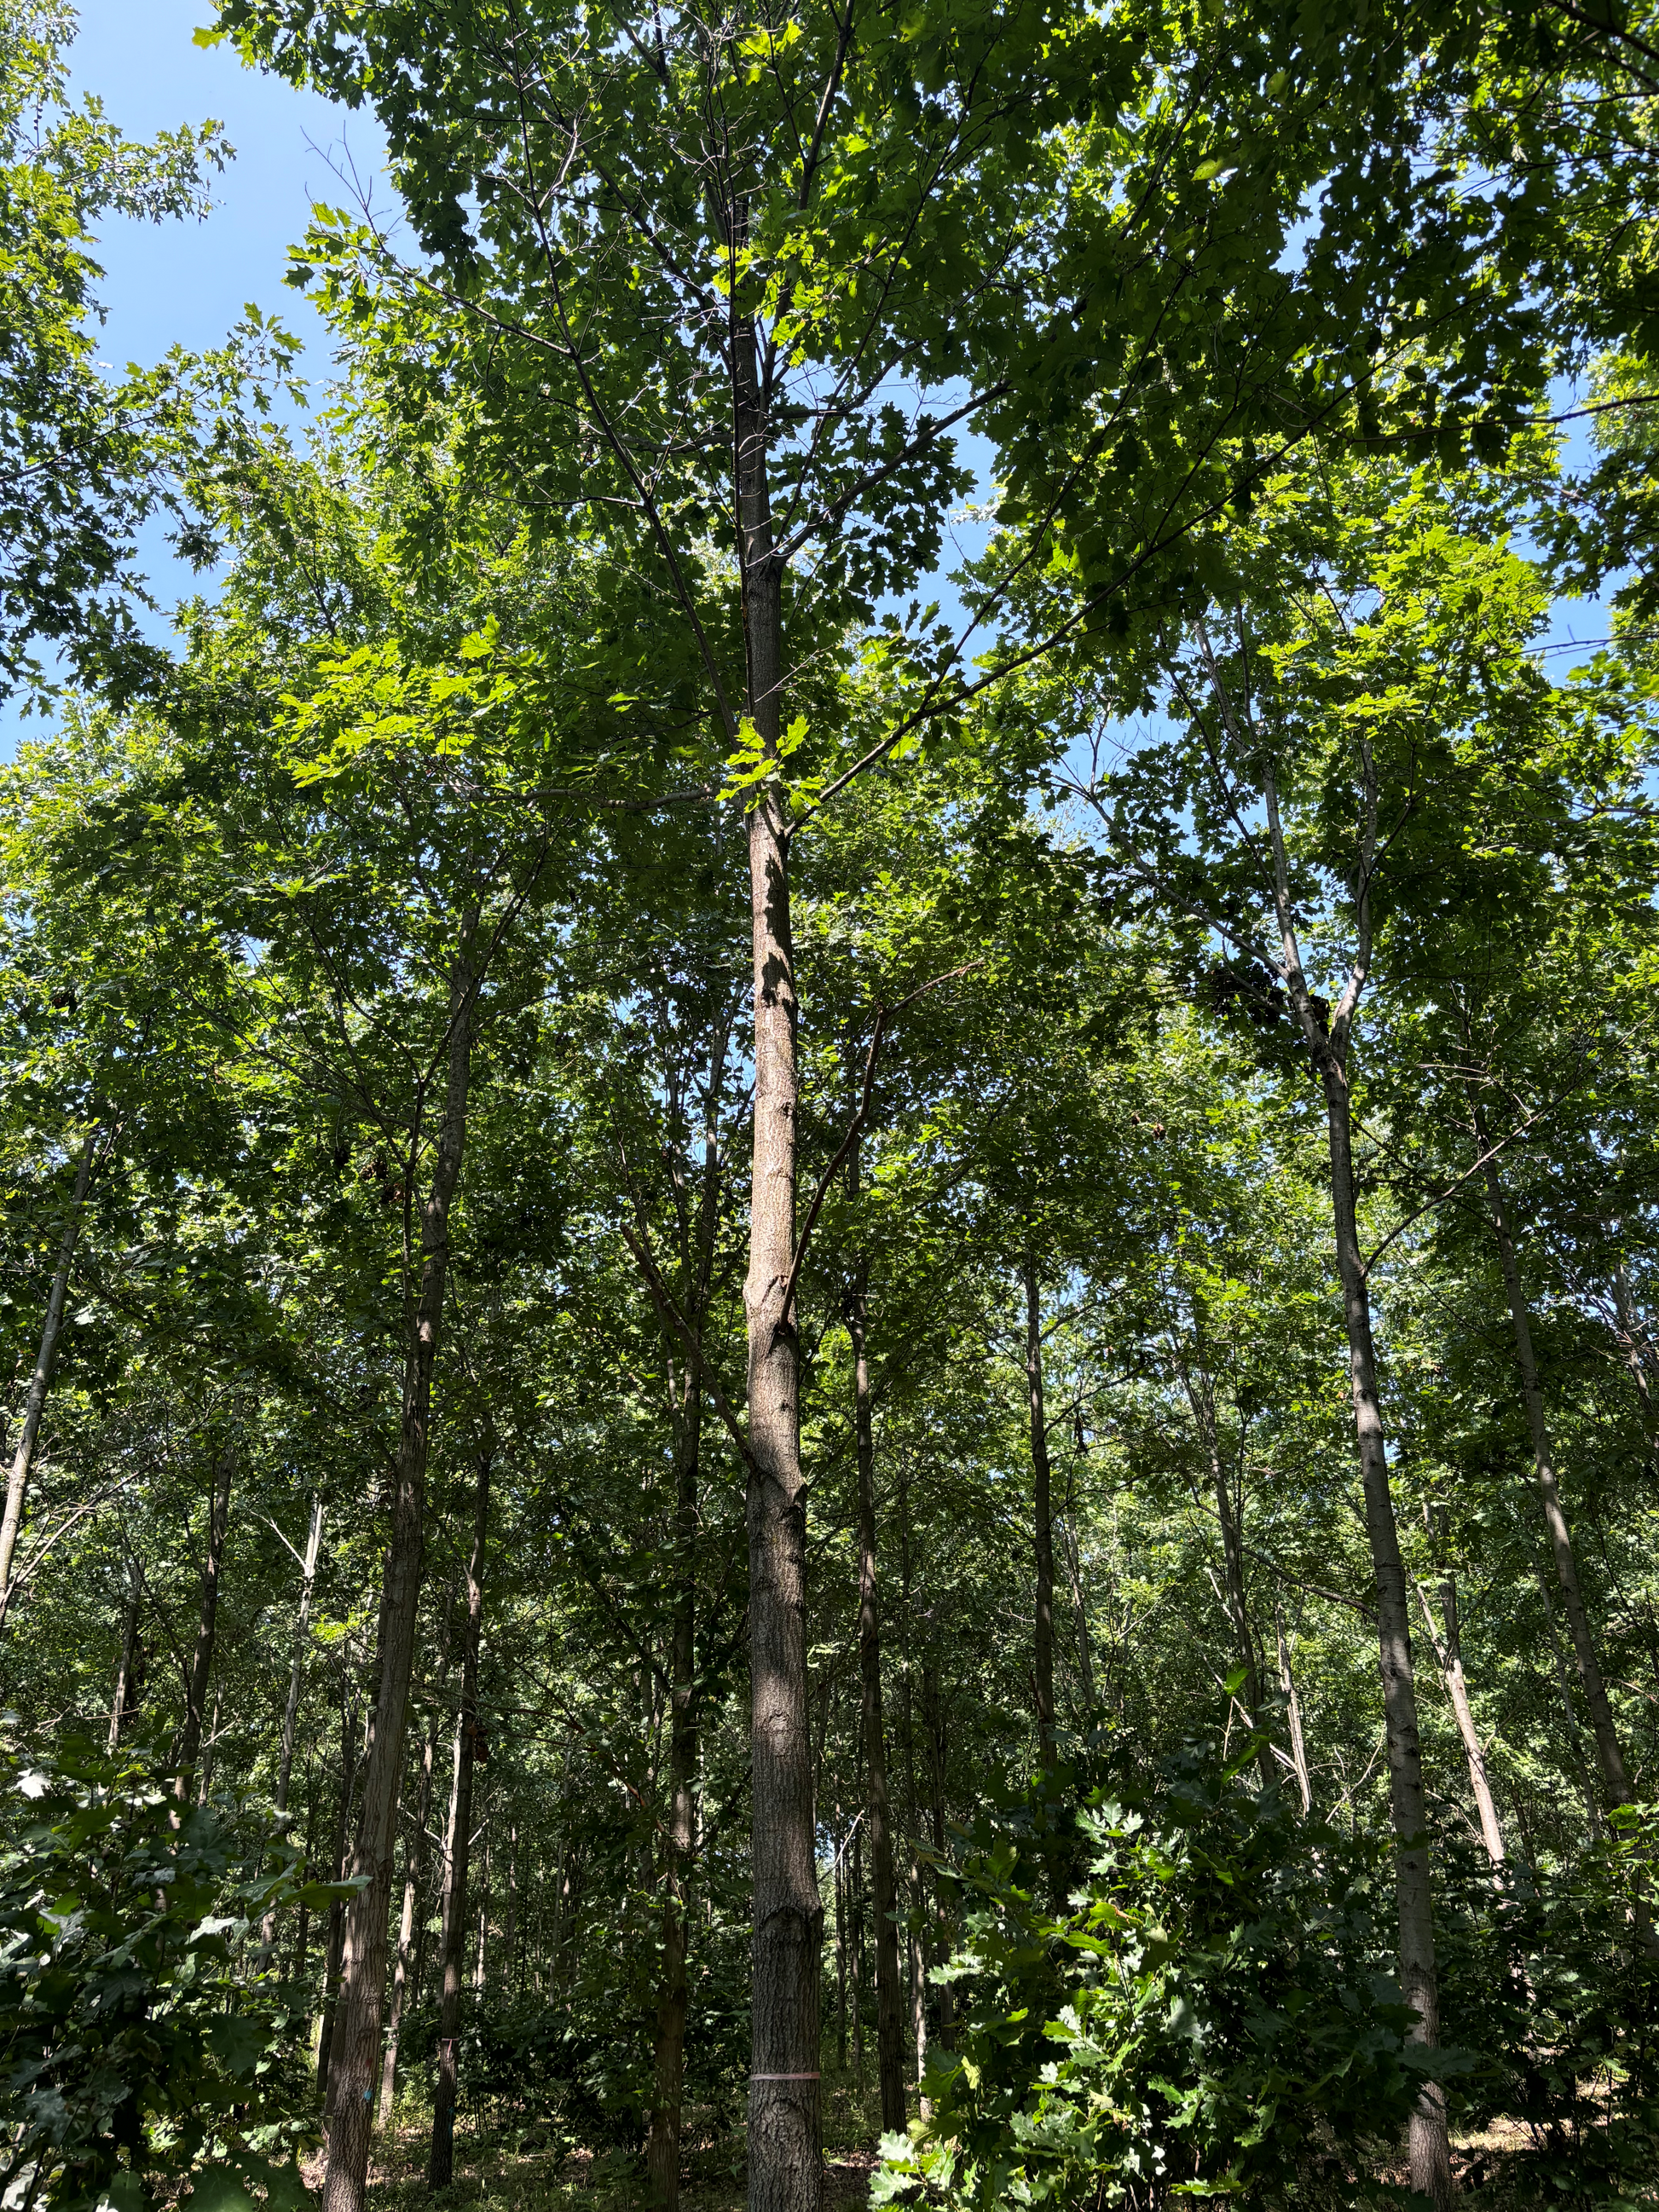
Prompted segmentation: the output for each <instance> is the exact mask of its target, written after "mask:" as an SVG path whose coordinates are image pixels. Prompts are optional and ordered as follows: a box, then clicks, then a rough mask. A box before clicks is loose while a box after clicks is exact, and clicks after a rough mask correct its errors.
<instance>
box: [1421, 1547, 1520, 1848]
mask: <svg viewBox="0 0 1659 2212" xmlns="http://www.w3.org/2000/svg"><path fill="white" fill-rule="evenodd" d="M1417 1601H1418V1603H1419V1606H1421V1607H1422V1609H1423V1623H1424V1626H1425V1628H1426V1629H1427V1630H1428V1632H1429V1643H1430V1646H1431V1649H1432V1650H1433V1652H1434V1656H1435V1662H1436V1664H1437V1666H1438V1668H1439V1669H1440V1676H1441V1680H1443V1682H1444V1683H1445V1685H1446V1695H1447V1697H1448V1698H1449V1699H1450V1700H1451V1709H1452V1712H1453V1715H1454V1716H1455V1719H1456V1722H1457V1734H1458V1738H1459V1741H1461V1742H1462V1746H1463V1757H1464V1759H1465V1760H1466V1762H1467V1763H1468V1770H1469V1788H1470V1790H1471V1791H1472V1792H1473V1794H1474V1805H1475V1810H1476V1812H1477V1813H1478V1814H1479V1815H1480V1839H1481V1841H1482V1842H1483V1843H1484V1844H1486V1857H1488V1858H1489V1859H1490V1860H1491V1861H1492V1864H1493V1865H1494V1866H1502V1865H1503V1863H1504V1831H1503V1829H1502V1827H1501V1826H1499V1824H1498V1806H1497V1803H1496V1802H1495V1800H1494V1799H1493V1796H1492V1784H1491V1783H1490V1782H1489V1781H1488V1780H1487V1778H1486V1753H1484V1752H1483V1751H1482V1750H1481V1748H1480V1732H1479V1730H1478V1729H1476V1727H1475V1725H1474V1713H1473V1712H1472V1711H1471V1710H1470V1707H1469V1692H1468V1684H1467V1682H1466V1681H1465V1680H1464V1679H1463V1656H1462V1650H1461V1647H1460V1642H1459V1637H1458V1626H1457V1585H1456V1583H1455V1582H1454V1581H1453V1580H1452V1577H1451V1575H1450V1573H1449V1571H1448V1572H1447V1574H1446V1575H1445V1577H1444V1578H1443V1581H1442V1583H1441V1585H1440V1610H1441V1614H1442V1617H1443V1620H1444V1623H1445V1633H1444V1635H1443V1636H1442V1634H1441V1632H1440V1631H1439V1630H1438V1629H1437V1627H1436V1626H1435V1619H1434V1613H1433V1609H1432V1607H1431V1606H1430V1604H1429V1594H1428V1592H1427V1591H1426V1590H1425V1589H1424V1588H1423V1586H1422V1584H1421V1583H1419V1584H1418V1588H1417Z"/></svg>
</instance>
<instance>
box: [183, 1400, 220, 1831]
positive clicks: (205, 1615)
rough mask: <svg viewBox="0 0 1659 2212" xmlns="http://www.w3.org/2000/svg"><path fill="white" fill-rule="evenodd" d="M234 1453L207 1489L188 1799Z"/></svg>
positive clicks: (214, 1627) (186, 1762)
mask: <svg viewBox="0 0 1659 2212" xmlns="http://www.w3.org/2000/svg"><path fill="white" fill-rule="evenodd" d="M234 1466H235V1455H234V1452H233V1451H232V1449H231V1447H230V1446H229V1445H228V1444H226V1445H225V1446H224V1448H223V1449H222V1451H221V1452H220V1454H219V1460H218V1464H217V1465H216V1468H214V1471H213V1485H212V1488H211V1489H210V1492H209V1494H208V1534H207V1550H206V1552H205V1553H204V1556H203V1559H202V1595H201V1602H200V1606H199V1607H198V1609H197V1617H196V1650H195V1651H194V1652H193V1654H192V1655H191V1667H190V1679H189V1680H188V1682H187V1683H186V1685H185V1718H184V1725H183V1726H182V1728H181V1729H179V1753H178V1773H177V1777H176V1778H175V1780H174V1782H173V1794H174V1795H175V1796H178V1797H179V1798H180V1799H185V1800H187V1799H188V1798H189V1796H190V1792H191V1780H192V1778H193V1776H194V1773H195V1770H196V1760H197V1754H198V1753H200V1751H201V1748H202V1724H203V1721H204V1717H205V1716H206V1712H207V1693H208V1681H209V1679H210V1676H211V1674H212V1673H213V1648H214V1644H215V1643H216V1640H217V1637H218V1632H219V1575H220V1571H221V1569H222V1567H223V1565H224V1558H225V1532H226V1530H227V1529H228V1527H229V1525H230V1478H231V1473H232V1470H233V1468H234Z"/></svg>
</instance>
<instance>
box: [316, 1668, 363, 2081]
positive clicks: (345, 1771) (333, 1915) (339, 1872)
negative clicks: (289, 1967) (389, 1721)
mask: <svg viewBox="0 0 1659 2212" xmlns="http://www.w3.org/2000/svg"><path fill="white" fill-rule="evenodd" d="M348 1669H349V1660H348ZM356 1782H357V1692H356V1684H355V1683H354V1682H353V1681H352V1680H351V1678H350V1674H349V1671H348V1673H347V1675H346V1679H345V1680H344V1681H343V1683H342V1685H341V1688H340V1817H339V1819H338V1820H337V1823H336V1824H335V1832H334V1857H333V1860H332V1863H331V1866H330V1869H329V1880H330V1881H336V1882H337V1881H343V1880H344V1879H345V1871H346V1852H347V1850H348V1849H349V1845H350V1840H351V1797H352V1792H353V1790H355V1789H356ZM345 1924H346V1909H345V1905H344V1901H343V1899H340V1898H336V1899H335V1900H334V1902H333V1903H332V1904H331V1905H330V1906H329V1908H328V1948H327V1950H326V1951H325V1954H324V1958H323V2025H322V2033H320V2035H319V2037H318V2039H317V2087H318V2088H319V2091H320V2092H321V2093H322V2095H323V2097H324V2099H325V2100H326V2099H327V2096H328V2085H329V2079H330V2076H331V2074H332V2072H333V2064H334V2027H335V2021H336V2019H337V2015H338V2008H339V2002H340V1961H341V1959H342V1957H343V1954H344V1951H345Z"/></svg>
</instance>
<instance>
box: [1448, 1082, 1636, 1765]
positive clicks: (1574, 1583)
mask: <svg viewBox="0 0 1659 2212" xmlns="http://www.w3.org/2000/svg"><path fill="white" fill-rule="evenodd" d="M1474 1121H1475V1133H1476V1136H1477V1138H1478V1139H1479V1142H1480V1149H1481V1151H1482V1152H1488V1151H1490V1150H1491V1143H1490V1139H1488V1137H1487V1134H1486V1122H1485V1120H1484V1118H1483V1116H1482V1115H1481V1114H1480V1109H1479V1108H1478V1107H1477V1108H1476V1109H1475V1115H1474ZM1486 1203H1487V1206H1488V1208H1489V1209H1490V1212H1491V1214H1492V1236H1493V1237H1494V1239H1495V1240H1496V1243H1497V1245H1498V1260H1499V1262H1500V1263H1501V1265H1502V1267H1503V1270H1504V1291H1505V1292H1506V1293H1507V1295H1508V1298H1509V1305H1510V1324H1511V1326H1512V1328H1513V1329H1514V1332H1515V1357H1516V1364H1517V1366H1518V1367H1519V1368H1520V1370H1521V1395H1522V1398H1523V1400H1524V1401H1525V1402H1526V1408H1527V1426H1528V1429H1529V1430H1530V1431H1531V1432H1532V1451H1533V1467H1534V1474H1535V1475H1536V1478H1537V1482H1538V1500H1539V1504H1541V1506H1542V1507H1543V1510H1544V1525H1545V1527H1546V1528H1547V1530H1548V1531H1549V1540H1550V1550H1551V1552H1552V1553H1553V1556H1554V1559H1555V1576H1556V1580H1557V1581H1558V1582H1559V1583H1560V1585H1561V1603H1562V1606H1563V1607H1564V1609H1565V1613H1566V1616H1567V1632H1568V1634H1569V1635H1570V1636H1571V1638H1572V1650H1573V1656H1574V1658H1575V1659H1576V1660H1577V1662H1578V1680H1579V1681H1580V1683H1581V1684H1582V1686H1583V1692H1584V1704H1585V1706H1586V1707H1587V1709H1588V1711H1589V1718H1590V1733H1591V1735H1593V1736H1594V1737H1595V1758H1596V1764H1597V1765H1599V1766H1600V1768H1601V1780H1602V1784H1603V1785H1604V1787H1605V1788H1606V1790H1607V1797H1608V1801H1609V1802H1611V1803H1612V1804H1614V1805H1626V1804H1628V1803H1629V1802H1630V1800H1631V1786H1630V1775H1629V1773H1628V1771H1626V1765H1625V1755H1624V1752H1623V1750H1622V1749H1621V1747H1620V1742H1619V1736H1618V1732H1617V1730H1616V1729H1615V1728H1614V1726H1613V1708H1612V1706H1611V1705H1609V1703H1608V1702H1607V1684H1606V1682H1605V1680H1603V1678H1602V1674H1601V1655H1600V1654H1599V1653H1598V1651H1597V1650H1596V1648H1595V1636H1594V1635H1593V1634H1592V1632H1591V1630H1590V1625H1589V1615H1588V1614H1587V1613H1586V1612H1585V1610H1584V1600H1583V1592H1582V1591H1581V1589H1579V1584H1578V1564H1577V1559H1575V1558H1574V1556H1573V1548H1572V1532H1571V1529H1570V1528H1568V1526H1567V1516H1566V1514H1565V1510H1563V1507H1562V1504H1561V1490H1560V1485H1559V1482H1558V1481H1557V1480H1556V1474H1555V1456H1554V1454H1553V1450H1552V1449H1551V1446H1550V1432H1549V1424H1548V1422H1547V1420H1546V1419H1545V1416H1544V1395H1543V1392H1542V1391H1541V1389H1539V1386H1538V1362H1537V1360H1536V1358H1534V1353H1533V1346H1532V1323H1531V1320H1530V1317H1529V1316H1528V1311H1527V1298H1526V1292H1525V1291H1524V1290H1523V1289H1522V1284H1521V1270H1520V1267H1519V1266H1518V1264H1517V1262H1516V1256H1515V1243H1514V1240H1513V1238H1512V1237H1510V1225H1509V1220H1508V1217H1507V1216H1506V1214H1505V1212H1504V1192H1503V1186H1502V1185H1501V1183H1500V1182H1498V1166H1497V1163H1496V1162H1495V1161H1493V1160H1488V1161H1487V1162H1486Z"/></svg>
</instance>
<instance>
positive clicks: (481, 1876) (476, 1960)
mask: <svg viewBox="0 0 1659 2212" xmlns="http://www.w3.org/2000/svg"><path fill="white" fill-rule="evenodd" d="M478 1891H479V1895H478V1942H477V1951H476V1953H475V1954H474V1957H473V1961H472V1989H473V1994H474V1995H475V1996H480V1997H481V1996H483V1990H484V1975H485V1972H486V1970H487V1966H488V1963H489V1826H488V1819H487V1816H486V1825H485V1827H484V1832H483V1866H481V1867H480V1868H479V1869H478Z"/></svg>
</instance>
